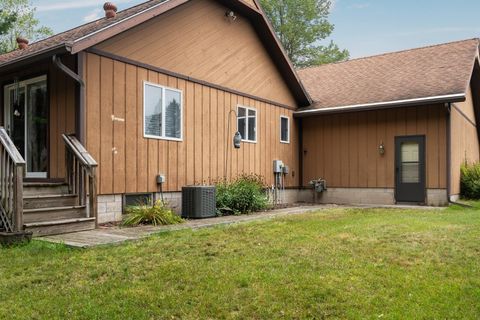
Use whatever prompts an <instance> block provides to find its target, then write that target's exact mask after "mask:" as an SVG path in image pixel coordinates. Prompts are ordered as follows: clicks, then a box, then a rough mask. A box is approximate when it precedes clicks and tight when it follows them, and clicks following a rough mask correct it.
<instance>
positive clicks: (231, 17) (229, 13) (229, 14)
mask: <svg viewBox="0 0 480 320" xmlns="http://www.w3.org/2000/svg"><path fill="white" fill-rule="evenodd" d="M225 17H227V19H228V20H230V21H231V22H233V21H235V20H237V16H236V15H235V12H233V11H232V10H229V11H227V12H225Z"/></svg>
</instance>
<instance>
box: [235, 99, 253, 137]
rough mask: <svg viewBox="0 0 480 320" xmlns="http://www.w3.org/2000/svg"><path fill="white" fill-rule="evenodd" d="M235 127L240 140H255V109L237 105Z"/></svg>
mask: <svg viewBox="0 0 480 320" xmlns="http://www.w3.org/2000/svg"><path fill="white" fill-rule="evenodd" d="M237 129H238V132H240V135H241V136H242V141H246V142H257V110H255V109H253V108H249V107H241V106H238V108H237Z"/></svg>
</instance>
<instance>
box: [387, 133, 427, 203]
mask: <svg viewBox="0 0 480 320" xmlns="http://www.w3.org/2000/svg"><path fill="white" fill-rule="evenodd" d="M425 180H426V179H425V136H407V137H396V138H395V182H396V183H395V184H396V186H395V199H396V201H397V202H414V203H424V202H425V188H426V183H425Z"/></svg>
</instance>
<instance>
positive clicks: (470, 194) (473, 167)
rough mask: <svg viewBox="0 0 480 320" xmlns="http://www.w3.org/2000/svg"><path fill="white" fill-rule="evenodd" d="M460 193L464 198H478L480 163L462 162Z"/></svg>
mask: <svg viewBox="0 0 480 320" xmlns="http://www.w3.org/2000/svg"><path fill="white" fill-rule="evenodd" d="M460 170H461V178H460V193H461V195H462V197H463V198H466V199H472V200H473V199H475V200H477V199H480V163H474V164H468V163H464V164H463V165H462V167H461V169H460Z"/></svg>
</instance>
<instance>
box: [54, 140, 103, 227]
mask: <svg viewBox="0 0 480 320" xmlns="http://www.w3.org/2000/svg"><path fill="white" fill-rule="evenodd" d="M62 137H63V141H64V142H65V146H66V148H65V161H66V168H67V183H68V189H69V193H70V194H76V195H78V204H79V205H81V206H84V205H87V198H88V206H89V210H88V216H89V217H92V218H95V221H97V177H96V169H97V166H98V165H97V162H96V161H95V160H94V159H93V157H92V156H91V155H90V154H89V153H88V151H87V150H86V149H85V147H84V146H83V145H82V144H81V143H80V141H78V140H77V138H76V137H75V136H73V135H65V134H63V135H62Z"/></svg>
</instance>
